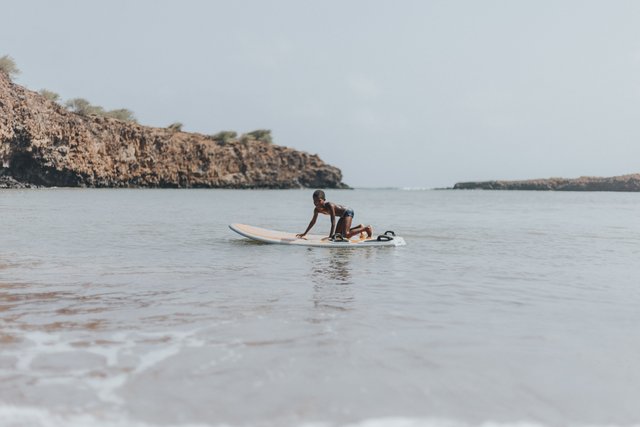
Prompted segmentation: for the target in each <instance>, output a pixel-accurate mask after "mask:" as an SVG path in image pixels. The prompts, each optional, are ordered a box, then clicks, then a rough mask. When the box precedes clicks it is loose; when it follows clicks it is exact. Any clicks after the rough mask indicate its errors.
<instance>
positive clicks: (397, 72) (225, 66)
mask: <svg viewBox="0 0 640 427" xmlns="http://www.w3.org/2000/svg"><path fill="white" fill-rule="evenodd" d="M0 4H1V6H2V7H1V10H2V23H1V24H0V56H2V55H5V54H8V55H10V56H12V57H13V59H14V60H15V61H16V63H17V65H18V67H19V68H20V70H21V71H22V74H21V75H20V76H18V78H17V79H16V80H15V81H16V82H17V83H19V84H22V85H24V86H26V87H28V88H30V89H32V90H39V89H42V88H46V89H49V90H52V91H54V92H57V93H59V94H60V96H61V97H62V98H63V100H66V99H69V98H75V97H82V98H86V99H88V100H89V101H90V102H92V103H94V104H96V105H101V106H103V107H105V108H107V109H115V108H128V109H130V110H132V111H133V112H134V113H135V114H136V117H137V118H138V121H139V122H140V123H142V124H145V125H150V126H167V125H169V124H171V123H173V122H176V121H179V122H182V123H183V124H184V128H183V129H184V130H185V131H193V132H201V133H216V132H218V131H220V130H236V131H238V132H247V131H251V130H254V129H261V128H266V129H271V130H272V132H273V136H274V142H275V143H276V144H279V145H285V146H289V147H293V148H295V149H299V150H303V151H308V152H310V153H317V154H319V155H320V157H321V158H322V159H323V160H325V161H326V162H328V163H330V164H333V165H335V166H338V167H339V168H340V169H342V172H343V176H344V180H345V182H346V183H348V184H350V185H352V186H356V187H428V188H431V187H445V186H452V185H453V184H454V183H455V182H458V181H466V180H489V179H526V178H544V177H552V176H553V177H557V176H562V177H577V176H581V175H599V176H613V175H622V174H626V173H634V172H640V1H634V0H629V1H622V0H616V1H604V0H603V1H587V0H575V1H562V0H549V1H541V0H535V1H517V0H503V1H480V0H468V1H454V0H442V1H428V0H422V1H419V0H418V1H400V0H394V1H391V0H389V1H371V0H366V1H365V0H362V1H347V0H341V1H327V0H323V1H305V0H290V1H266V0H262V1H259V0H256V1H230V0H226V1H206V0H202V1H196V0H181V1H159V0H137V1H136V0H126V1H125V0H109V1H108V2H95V1H81V0H77V1H61V0H57V1H49V0H22V1H20V2H17V1H5V0H2V1H1V2H0Z"/></svg>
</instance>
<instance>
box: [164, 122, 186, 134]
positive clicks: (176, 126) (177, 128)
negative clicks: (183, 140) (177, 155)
mask: <svg viewBox="0 0 640 427" xmlns="http://www.w3.org/2000/svg"><path fill="white" fill-rule="evenodd" d="M182 126H183V125H182V123H180V122H175V123H171V124H170V125H169V126H167V129H169V130H170V131H172V132H182Z"/></svg>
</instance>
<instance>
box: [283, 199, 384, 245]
mask: <svg viewBox="0 0 640 427" xmlns="http://www.w3.org/2000/svg"><path fill="white" fill-rule="evenodd" d="M313 204H314V205H315V206H316V207H315V209H314V210H313V218H311V222H310V223H309V226H308V227H307V229H306V230H305V232H304V233H301V234H296V237H299V238H301V239H302V238H304V236H306V235H307V233H308V232H309V230H311V228H312V227H313V226H314V224H315V223H316V219H317V218H318V214H319V213H321V214H324V215H329V216H331V232H330V233H329V239H335V237H336V235H337V234H339V235H340V236H342V238H344V239H348V238H350V237H351V236H355V235H356V234H360V233H362V232H366V233H367V237H371V235H372V234H373V228H371V226H370V225H367V226H364V225H362V224H359V225H358V226H356V227H353V228H351V221H353V215H354V214H353V209H350V208H347V207H344V206H341V205H337V204H335V203H331V202H327V200H326V197H325V195H324V191H322V190H316V191H315V192H314V193H313ZM336 216H337V217H338V218H340V219H339V220H338V226H337V227H336Z"/></svg>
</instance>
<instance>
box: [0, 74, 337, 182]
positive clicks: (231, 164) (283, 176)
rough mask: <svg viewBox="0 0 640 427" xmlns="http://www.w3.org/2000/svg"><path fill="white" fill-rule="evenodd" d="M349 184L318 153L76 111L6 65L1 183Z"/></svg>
mask: <svg viewBox="0 0 640 427" xmlns="http://www.w3.org/2000/svg"><path fill="white" fill-rule="evenodd" d="M25 186H26V187H31V186H45V187H49V186H59V187H167V188H304V187H314V188H346V187H347V186H346V185H345V184H343V183H342V173H341V172H340V170H339V169H338V168H336V167H333V166H330V165H327V164H326V163H324V162H323V161H322V160H321V159H320V158H319V157H318V156H317V155H311V154H308V153H304V152H300V151H296V150H293V149H291V148H287V147H281V146H277V145H274V144H271V143H269V142H263V141H255V140H253V141H251V140H250V141H245V142H238V141H231V142H224V141H217V140H215V139H214V138H213V137H211V136H208V135H202V134H197V133H187V132H178V131H175V130H171V129H165V128H153V127H147V126H141V125H139V124H137V123H131V122H124V121H120V120H116V119H112V118H107V117H98V116H81V115H78V114H75V113H72V112H70V111H68V110H66V109H65V108H63V107H62V106H60V105H58V104H57V103H55V102H53V101H50V100H48V99H46V98H45V97H43V96H42V95H40V94H38V93H36V92H33V91H30V90H28V89H26V88H24V87H22V86H19V85H17V84H14V83H12V82H11V81H10V80H9V79H8V78H7V77H6V76H5V75H4V74H3V73H2V72H0V188H2V187H4V188H7V187H25Z"/></svg>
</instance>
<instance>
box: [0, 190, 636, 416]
mask: <svg viewBox="0 0 640 427" xmlns="http://www.w3.org/2000/svg"><path fill="white" fill-rule="evenodd" d="M311 194H312V190H304V191H303V190H288V191H275V190H274V191H268V190H264V191H259V190H256V191H253V190H251V191H249V190H245V191H236V190H88V189H47V190H1V191H0V426H2V427H5V426H10V427H18V426H20V427H23V426H43V427H63V426H64V427H94V426H95V427H125V426H132V427H150V426H176V427H177V426H180V427H195V426H203V427H204V426H230V427H240V426H268V427H271V426H274V427H275V426H284V427H287V426H306V427H334V426H349V427H382V426H390V427H420V426H426V427H437V426H444V427H467V426H484V427H489V426H492V427H493V426H521V427H524V426H605V425H606V426H632V425H635V426H638V425H640V194H632V193H559V192H556V193H554V192H491V191H484V192H483V191H447V190H444V191H435V190H413V191H409V190H372V189H360V190H341V191H337V190H334V191H327V198H328V199H329V200H331V201H335V202H338V203H342V204H346V205H348V206H350V207H352V208H353V209H354V210H355V214H356V215H355V220H354V222H355V223H356V224H357V223H367V224H372V225H373V226H374V229H375V230H376V231H377V232H380V233H382V232H384V231H386V230H394V231H395V232H396V233H397V234H398V235H401V236H403V237H404V238H405V239H406V241H407V245H406V246H403V247H397V248H372V247H370V248H360V249H327V248H304V247H293V246H279V245H265V244H259V243H253V242H251V241H248V240H247V239H245V238H242V237H241V236H239V235H236V234H235V233H233V232H232V231H231V230H230V229H229V228H228V225H229V224H230V223H233V222H240V223H247V224H252V225H257V226H262V227H266V228H274V229H280V230H287V231H293V232H302V231H304V229H305V227H306V226H307V224H308V223H309V220H310V219H311V214H312V210H313V204H312V200H311ZM329 226H330V224H329V220H328V218H327V217H322V218H320V220H319V221H318V223H317V224H316V226H315V228H314V229H313V232H316V233H319V234H322V233H328V231H329Z"/></svg>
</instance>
